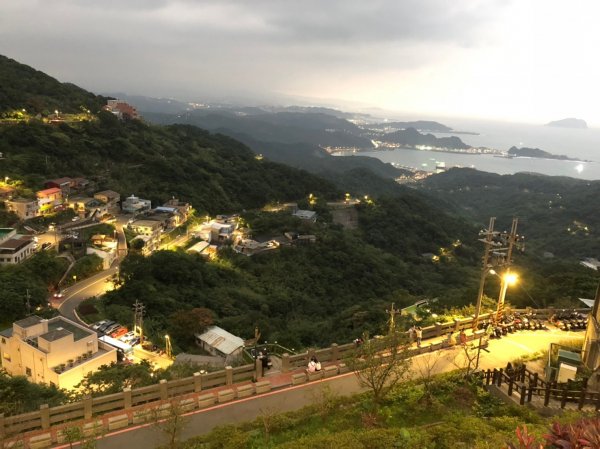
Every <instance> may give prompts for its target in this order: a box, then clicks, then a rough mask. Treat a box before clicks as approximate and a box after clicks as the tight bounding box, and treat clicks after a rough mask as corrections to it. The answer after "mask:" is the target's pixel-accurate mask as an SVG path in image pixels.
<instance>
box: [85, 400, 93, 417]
mask: <svg viewBox="0 0 600 449" xmlns="http://www.w3.org/2000/svg"><path fill="white" fill-rule="evenodd" d="M92 405H93V399H92V396H90V395H89V394H86V395H85V396H84V398H83V419H92Z"/></svg>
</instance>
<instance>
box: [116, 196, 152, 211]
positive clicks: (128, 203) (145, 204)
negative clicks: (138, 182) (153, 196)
mask: <svg viewBox="0 0 600 449" xmlns="http://www.w3.org/2000/svg"><path fill="white" fill-rule="evenodd" d="M151 207H152V205H151V202H150V200H144V199H142V198H138V197H137V196H135V195H131V196H128V197H127V198H126V199H125V200H124V201H123V203H122V204H121V209H123V212H125V213H128V214H139V213H140V212H143V211H145V210H150V208H151Z"/></svg>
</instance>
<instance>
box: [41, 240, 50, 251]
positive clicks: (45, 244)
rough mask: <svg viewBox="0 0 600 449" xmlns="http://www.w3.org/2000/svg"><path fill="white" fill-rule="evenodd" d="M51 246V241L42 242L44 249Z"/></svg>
mask: <svg viewBox="0 0 600 449" xmlns="http://www.w3.org/2000/svg"><path fill="white" fill-rule="evenodd" d="M51 246H52V243H50V242H46V243H42V250H45V249H48V248H50V247H51Z"/></svg>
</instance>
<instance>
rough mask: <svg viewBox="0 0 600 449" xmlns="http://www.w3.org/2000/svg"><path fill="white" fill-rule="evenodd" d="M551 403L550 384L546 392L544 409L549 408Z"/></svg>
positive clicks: (547, 385)
mask: <svg viewBox="0 0 600 449" xmlns="http://www.w3.org/2000/svg"><path fill="white" fill-rule="evenodd" d="M549 403H550V384H549V383H547V384H546V391H545V392H544V407H548V404H549Z"/></svg>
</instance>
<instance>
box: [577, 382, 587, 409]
mask: <svg viewBox="0 0 600 449" xmlns="http://www.w3.org/2000/svg"><path fill="white" fill-rule="evenodd" d="M586 393H587V391H586V388H585V387H584V388H582V389H581V391H580V392H579V394H580V395H581V396H579V404H577V409H578V410H581V409H582V408H583V404H585V394H586Z"/></svg>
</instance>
